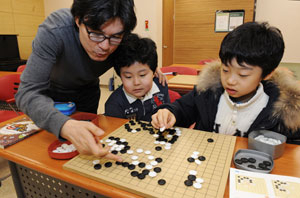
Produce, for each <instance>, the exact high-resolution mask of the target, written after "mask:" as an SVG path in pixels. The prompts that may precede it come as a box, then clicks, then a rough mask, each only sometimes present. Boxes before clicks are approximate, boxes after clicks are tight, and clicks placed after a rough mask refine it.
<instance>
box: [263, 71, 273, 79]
mask: <svg viewBox="0 0 300 198" xmlns="http://www.w3.org/2000/svg"><path fill="white" fill-rule="evenodd" d="M274 71H275V70H273V71H272V72H271V73H269V74H268V75H267V76H266V77H264V78H263V79H262V80H268V79H270V78H271V76H272V75H273V73H274Z"/></svg>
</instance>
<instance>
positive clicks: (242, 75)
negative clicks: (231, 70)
mask: <svg viewBox="0 0 300 198" xmlns="http://www.w3.org/2000/svg"><path fill="white" fill-rule="evenodd" d="M247 76H249V75H245V74H240V77H247Z"/></svg>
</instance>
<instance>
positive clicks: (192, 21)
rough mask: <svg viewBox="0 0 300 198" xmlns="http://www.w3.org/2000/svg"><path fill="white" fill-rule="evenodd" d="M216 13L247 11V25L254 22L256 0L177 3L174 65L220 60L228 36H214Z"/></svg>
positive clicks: (215, 34)
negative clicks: (222, 42) (221, 48)
mask: <svg viewBox="0 0 300 198" xmlns="http://www.w3.org/2000/svg"><path fill="white" fill-rule="evenodd" d="M217 10H245V18H244V21H252V20H253V15H254V12H253V10H254V0H243V1H241V0H222V1H221V0H175V12H174V13H175V27H174V48H173V50H174V51H173V53H174V54H173V63H191V64H197V63H198V62H199V61H200V60H203V59H215V58H218V57H219V56H218V54H219V48H220V44H221V41H222V40H223V38H224V36H225V35H226V34H227V33H220V32H218V33H215V12H216V11H217Z"/></svg>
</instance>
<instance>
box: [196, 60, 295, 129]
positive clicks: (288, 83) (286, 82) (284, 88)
mask: <svg viewBox="0 0 300 198" xmlns="http://www.w3.org/2000/svg"><path fill="white" fill-rule="evenodd" d="M220 69H221V63H220V62H219V61H215V62H212V63H209V64H208V65H207V67H205V68H204V69H203V70H202V71H201V73H200V74H199V78H198V83H197V91H199V92H203V91H206V90H208V89H212V90H213V91H215V90H216V89H218V88H220V87H222V84H221V76H220ZM268 81H270V82H272V83H274V84H276V85H277V86H278V88H279V90H280V96H279V99H278V100H277V101H276V102H275V103H274V108H273V116H274V117H276V118H278V119H281V120H283V122H284V124H285V126H286V127H287V128H290V129H291V130H292V131H297V130H299V129H300V81H298V80H297V79H296V78H295V76H294V75H293V73H292V72H291V71H290V70H288V69H287V68H280V67H279V68H277V69H276V70H275V71H274V72H273V73H272V75H271V77H270V78H269V79H268Z"/></svg>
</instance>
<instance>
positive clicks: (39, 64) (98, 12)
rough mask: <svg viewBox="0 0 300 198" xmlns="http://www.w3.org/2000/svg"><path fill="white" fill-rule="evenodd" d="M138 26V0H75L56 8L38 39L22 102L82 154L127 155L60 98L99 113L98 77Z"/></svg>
mask: <svg viewBox="0 0 300 198" xmlns="http://www.w3.org/2000/svg"><path fill="white" fill-rule="evenodd" d="M135 25H136V16H135V12H134V2H133V0H74V2H73V5H72V8H71V10H70V9H61V10H58V11H56V12H54V13H52V14H51V15H50V16H49V17H48V18H47V19H46V20H45V21H44V22H43V24H41V25H40V26H39V29H38V32H37V35H36V37H35V39H34V41H33V44H32V54H31V56H30V57H29V60H28V62H27V67H26V69H25V71H24V72H23V74H22V77H21V85H20V88H19V90H18V93H17V95H16V102H17V105H18V106H19V107H20V108H21V110H22V111H24V112H25V113H26V114H27V115H28V116H29V117H31V119H32V120H33V121H34V122H35V123H36V124H37V125H38V126H40V127H41V128H43V129H45V130H47V131H50V132H52V133H53V134H55V135H56V136H57V137H58V138H65V139H68V140H69V141H71V142H72V143H73V144H74V146H75V147H76V148H77V150H78V151H79V152H80V153H82V154H91V155H96V156H99V157H106V158H109V159H114V160H121V159H120V157H118V156H115V155H113V154H111V153H109V148H102V145H101V144H100V143H99V141H98V138H97V137H98V136H101V135H103V130H102V129H100V128H98V127H97V126H95V125H94V124H92V123H90V122H85V121H77V120H72V119H70V118H69V117H67V116H65V115H63V114H62V113H60V112H59V111H58V110H57V109H55V108H54V101H57V102H64V101H72V102H75V104H76V107H77V110H78V111H83V112H91V113H96V112H97V107H98V102H99V98H100V89H99V78H98V77H99V76H101V75H102V74H103V73H105V72H106V71H107V70H108V69H110V68H111V67H112V61H111V58H110V57H111V56H110V55H111V54H112V53H113V52H114V51H115V50H116V48H117V47H118V45H119V44H120V43H121V41H122V39H123V37H126V35H128V34H129V33H130V32H131V31H132V30H133V29H134V27H135Z"/></svg>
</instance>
